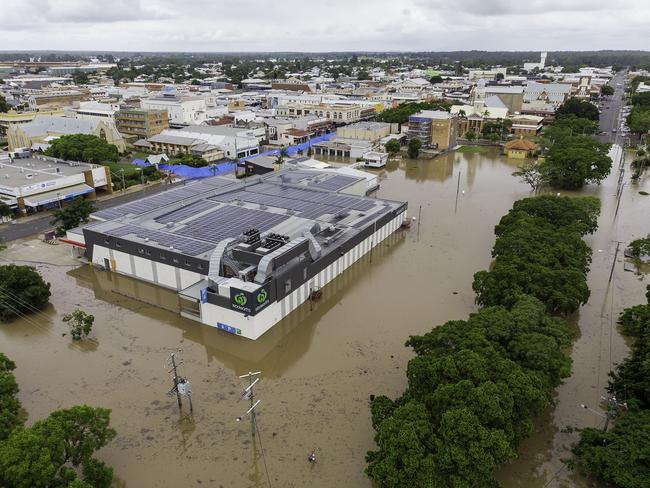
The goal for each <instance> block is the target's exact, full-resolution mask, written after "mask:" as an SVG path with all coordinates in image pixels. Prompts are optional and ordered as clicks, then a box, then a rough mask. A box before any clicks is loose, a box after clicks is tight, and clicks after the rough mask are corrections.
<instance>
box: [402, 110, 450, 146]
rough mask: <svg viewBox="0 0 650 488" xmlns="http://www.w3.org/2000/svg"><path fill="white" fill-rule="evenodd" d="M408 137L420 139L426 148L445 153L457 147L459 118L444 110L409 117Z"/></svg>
mask: <svg viewBox="0 0 650 488" xmlns="http://www.w3.org/2000/svg"><path fill="white" fill-rule="evenodd" d="M408 136H409V139H412V138H414V137H417V138H418V139H420V141H422V145H423V146H424V147H432V148H434V149H438V150H440V151H444V150H446V149H449V148H450V147H453V146H455V145H456V139H457V137H458V117H457V116H456V115H454V114H451V113H449V112H445V111H444V110H423V111H421V112H418V113H416V114H414V115H411V116H410V117H409V129H408Z"/></svg>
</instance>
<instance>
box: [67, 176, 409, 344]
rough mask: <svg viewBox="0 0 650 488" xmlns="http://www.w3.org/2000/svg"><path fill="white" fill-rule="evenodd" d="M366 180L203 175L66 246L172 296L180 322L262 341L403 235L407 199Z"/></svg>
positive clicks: (127, 209) (103, 218) (79, 233)
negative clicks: (388, 196) (379, 194)
mask: <svg viewBox="0 0 650 488" xmlns="http://www.w3.org/2000/svg"><path fill="white" fill-rule="evenodd" d="M366 185H367V183H366V179H365V178H363V177H359V176H353V175H350V176H348V175H340V174H335V173H326V172H322V171H315V170H305V169H285V170H282V171H279V172H274V173H269V174H266V175H262V176H252V177H250V178H247V179H246V180H233V179H228V178H222V177H212V178H206V179H203V180H201V181H197V182H192V183H188V184H187V185H184V186H180V187H177V188H174V189H171V190H168V191H166V192H163V193H160V194H157V195H153V196H150V197H146V198H143V199H141V200H138V201H135V202H130V203H127V204H124V205H121V206H117V207H114V208H111V209H106V210H101V211H99V212H97V213H95V214H93V216H92V218H93V220H94V222H93V223H91V224H89V225H87V226H85V227H83V228H80V229H74V230H72V231H69V232H68V236H67V240H68V242H71V243H73V245H74V246H75V247H76V248H77V249H78V250H83V251H85V254H86V257H87V258H88V259H89V260H90V261H91V262H92V263H93V264H94V265H96V266H98V267H103V268H105V269H107V270H110V271H113V272H116V273H121V274H124V275H128V276H131V277H133V278H137V279H140V280H144V281H147V282H150V283H154V284H156V285H158V286H161V287H164V288H166V289H171V290H174V291H175V292H176V293H177V294H178V297H179V306H178V309H179V311H180V313H181V315H182V316H184V317H187V318H189V319H192V320H196V321H198V322H202V323H204V324H207V325H210V326H212V327H216V328H219V329H221V330H224V331H226V332H229V333H232V334H235V335H241V336H244V337H247V338H249V339H257V338H258V337H260V336H261V335H262V334H264V333H265V332H266V331H267V330H269V329H270V328H271V327H273V326H274V325H275V324H276V323H278V322H279V321H280V320H282V319H283V318H284V317H286V316H287V315H289V314H290V313H291V312H292V311H293V310H295V309H296V308H297V307H298V306H299V305H300V304H302V303H304V302H305V301H307V300H308V299H310V297H311V296H312V294H314V293H315V292H318V291H319V290H321V289H322V288H323V287H325V286H326V285H327V284H328V283H330V282H331V281H332V280H333V279H334V278H336V277H337V276H339V275H340V274H342V273H343V272H344V271H345V270H346V269H347V268H348V267H350V266H351V265H352V264H353V263H355V262H356V261H358V260H359V259H360V258H361V257H363V256H364V255H366V254H368V253H369V252H371V250H372V249H373V248H374V247H376V246H378V245H379V244H380V243H381V242H382V241H383V240H384V239H386V238H387V237H388V236H390V235H391V234H393V233H394V232H395V231H396V230H398V229H399V228H400V226H401V224H402V222H403V220H404V217H405V212H406V207H407V204H406V203H403V202H394V201H387V200H379V199H374V198H367V197H365V196H362V195H365V192H366Z"/></svg>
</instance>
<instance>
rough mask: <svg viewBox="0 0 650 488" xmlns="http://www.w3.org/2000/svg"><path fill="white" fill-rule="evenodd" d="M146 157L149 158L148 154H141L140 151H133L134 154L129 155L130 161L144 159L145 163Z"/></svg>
mask: <svg viewBox="0 0 650 488" xmlns="http://www.w3.org/2000/svg"><path fill="white" fill-rule="evenodd" d="M148 157H149V154H148V153H146V152H142V151H134V152H132V153H131V158H132V159H144V160H145V161H146V160H147V158H148Z"/></svg>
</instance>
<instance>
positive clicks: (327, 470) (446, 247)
mask: <svg viewBox="0 0 650 488" xmlns="http://www.w3.org/2000/svg"><path fill="white" fill-rule="evenodd" d="M515 167H516V163H515V162H513V161H508V160H506V159H504V158H503V157H501V156H500V155H498V154H497V153H495V152H493V151H491V150H488V151H487V152H485V153H480V154H463V153H454V154H450V155H447V156H443V157H439V158H437V159H434V160H430V161H409V160H402V161H399V162H392V163H389V165H388V166H387V167H386V169H385V170H382V171H380V175H381V178H382V181H381V189H380V191H379V192H378V197H383V198H389V199H397V200H408V202H409V206H410V209H409V213H410V215H414V216H417V215H418V214H419V215H420V216H421V218H420V219H419V220H418V221H416V222H414V223H413V225H412V227H411V229H410V230H409V231H402V232H399V233H397V234H395V235H394V236H392V237H391V238H390V239H388V240H387V241H386V242H385V243H384V244H382V246H381V247H379V248H377V249H375V251H374V252H373V254H372V256H366V257H365V258H364V259H363V260H361V261H359V262H358V263H356V264H355V265H353V266H352V267H351V268H350V269H349V270H348V271H347V272H346V273H345V274H343V275H342V276H340V277H338V278H337V279H336V280H335V281H334V282H333V283H332V284H331V285H328V286H327V287H326V288H325V289H324V290H323V297H322V299H321V300H320V301H318V302H314V303H313V304H312V305H311V306H310V304H304V305H303V306H302V307H300V308H299V309H298V310H297V311H295V312H294V313H293V314H291V315H290V316H289V317H287V318H286V319H285V320H283V321H282V322H281V323H279V324H278V325H276V326H275V327H274V328H273V329H271V330H270V331H269V332H268V333H267V334H265V335H264V336H263V337H262V338H260V339H259V340H257V341H248V340H246V339H242V338H239V337H235V336H232V335H229V334H227V333H224V332H221V331H218V330H216V329H212V328H210V327H207V326H203V325H201V324H198V323H195V322H192V321H189V320H186V319H183V318H181V317H179V316H178V315H177V314H176V313H175V311H174V310H175V308H176V302H177V299H176V296H175V294H173V293H170V292H167V291H164V290H161V289H157V288H155V287H152V286H150V285H148V284H146V283H142V282H138V281H134V280H131V279H129V278H126V277H123V276H117V275H114V274H110V273H107V272H104V271H98V270H95V269H93V268H91V267H89V266H79V265H78V263H77V262H76V261H74V260H73V259H72V258H70V257H69V250H68V249H66V247H65V246H48V245H46V244H42V243H40V242H38V241H35V240H26V241H23V242H18V243H14V244H12V245H11V246H10V248H9V249H8V250H7V251H5V252H4V253H3V254H2V255H0V257H1V258H3V259H6V260H15V261H19V260H35V261H40V262H42V264H37V267H38V268H39V270H40V271H41V272H42V273H43V274H44V275H45V277H46V278H47V279H48V280H49V281H50V282H51V283H52V299H51V302H52V303H51V305H50V306H49V307H48V308H47V309H46V310H45V311H44V312H42V313H40V314H38V315H32V316H30V317H29V318H28V319H21V320H18V321H15V322H13V323H11V324H7V325H2V326H0V350H2V351H3V352H5V353H7V354H8V355H9V356H10V357H11V358H12V359H14V360H15V361H16V363H17V365H18V369H17V370H16V376H17V379H18V381H19V384H20V386H21V392H20V399H21V401H22V403H23V406H24V408H25V410H26V411H27V413H28V415H29V418H28V422H29V423H31V422H33V421H34V420H36V419H39V418H42V417H45V416H46V415H47V414H48V413H49V412H50V411H52V410H53V409H56V408H61V407H68V406H71V405H74V404H79V403H87V404H90V405H96V406H102V407H107V408H111V409H112V424H113V426H114V427H115V428H116V429H117V431H118V436H117V438H116V439H115V440H114V441H113V442H112V443H111V444H110V445H109V446H107V447H105V448H104V449H103V450H102V451H101V452H100V453H99V456H100V457H101V458H102V459H103V460H105V461H106V462H108V463H109V464H110V465H112V466H113V467H114V469H115V475H116V481H115V486H119V487H129V488H134V487H145V486H147V487H148V486H156V487H172V486H173V487H178V486H215V487H219V486H223V487H264V486H268V482H267V475H266V470H267V469H268V475H269V477H270V479H271V483H272V486H275V487H305V486H311V487H313V488H321V487H323V488H325V487H333V486H337V487H338V486H345V487H348V486H349V487H371V483H370V482H369V480H368V479H367V478H366V476H365V475H364V473H363V470H364V467H365V461H364V457H365V453H366V451H367V450H369V449H372V448H373V433H374V432H373V430H372V427H371V425H370V416H369V408H368V398H369V396H370V395H371V394H388V395H391V396H395V395H398V394H399V393H400V392H401V391H402V390H403V389H404V387H405V381H406V380H405V366H406V363H407V361H408V360H409V359H410V357H411V356H412V355H411V352H410V350H408V349H406V348H405V347H404V342H405V340H406V338H407V337H408V336H409V334H420V333H424V332H426V331H427V330H429V329H430V328H431V327H433V326H435V325H438V324H442V323H444V322H445V321H448V320H452V319H464V318H466V317H467V315H468V314H469V313H470V312H472V311H475V310H476V306H475V304H474V294H473V292H472V287H471V285H472V275H473V274H474V273H475V272H476V271H478V270H481V269H485V268H487V267H488V266H489V264H490V261H491V257H490V251H491V248H492V245H493V243H494V235H493V228H494V225H495V224H496V223H497V221H498V220H499V218H500V217H501V216H502V215H503V214H505V213H506V212H507V211H508V209H509V208H510V207H511V206H512V203H513V202H514V201H515V200H517V199H519V198H522V197H525V196H528V195H529V194H530V193H529V190H528V187H526V186H525V185H524V184H522V183H520V182H519V181H517V179H516V178H514V177H512V176H511V172H512V171H513V170H514V169H515ZM459 174H460V178H459ZM617 180H618V173H617V171H614V172H613V174H612V175H611V176H610V177H609V178H608V179H607V181H605V182H604V183H603V185H602V186H600V187H598V186H594V187H589V188H587V189H585V191H583V192H581V193H582V194H593V195H598V196H600V197H601V199H602V201H603V209H602V215H601V218H600V227H599V230H598V232H597V233H596V234H595V235H593V236H589V237H588V239H587V240H588V242H589V244H590V245H591V246H592V247H593V249H594V256H593V263H592V267H591V272H590V274H589V286H590V288H591V299H590V301H589V303H588V304H587V305H586V306H585V307H583V308H582V309H581V311H580V313H579V316H578V315H576V317H575V320H576V323H577V324H578V326H579V327H580V331H581V334H580V337H579V338H578V340H577V341H576V342H575V344H574V347H573V351H572V355H573V359H574V372H573V376H572V377H571V378H569V379H567V381H566V382H565V383H564V384H563V385H562V386H561V387H560V388H559V389H558V393H557V397H556V400H557V402H556V405H555V406H554V407H552V408H549V409H548V410H547V411H546V412H545V413H544V415H543V416H542V417H541V418H540V419H538V421H537V423H536V425H537V427H536V431H535V434H534V435H533V436H532V437H531V438H530V439H528V440H526V441H525V442H524V443H523V445H522V448H521V450H520V456H519V458H518V459H517V460H515V461H513V462H512V463H510V464H508V465H507V466H505V467H504V468H503V469H502V470H501V471H500V472H499V473H498V477H499V479H500V480H501V481H502V483H503V485H504V486H505V487H506V488H514V487H531V488H543V487H547V486H548V487H551V486H556V487H560V486H562V487H565V486H566V487H586V486H591V485H589V484H588V483H587V482H586V481H585V480H584V479H582V478H581V477H579V476H576V475H574V474H572V473H570V472H568V471H567V470H566V469H564V467H563V466H564V465H563V464H562V459H563V458H566V457H567V456H568V453H569V449H570V445H571V443H572V442H574V441H575V440H576V438H577V436H576V434H575V433H568V432H567V429H566V428H567V427H583V426H595V425H599V423H600V422H601V418H600V417H598V416H597V415H595V414H593V413H590V412H589V411H587V410H584V409H581V408H579V404H580V403H585V404H588V405H590V406H591V407H593V408H595V409H598V404H599V398H600V396H601V395H602V394H603V393H604V387H605V385H606V381H607V371H608V370H609V369H610V367H611V364H612V363H613V362H616V361H620V359H621V358H623V357H624V356H625V355H626V353H627V349H626V346H625V343H624V342H623V340H622V339H621V337H620V336H619V335H618V334H617V333H616V330H615V327H614V319H615V317H616V316H617V315H618V313H619V311H620V310H621V309H622V308H623V307H625V306H629V305H633V304H636V303H639V302H641V300H642V299H643V293H644V287H645V282H647V279H645V278H644V277H643V276H640V275H635V274H634V273H630V272H624V271H623V258H622V250H623V248H622V247H621V249H620V252H619V254H618V262H617V264H616V266H615V271H614V276H613V280H612V283H611V284H609V283H608V278H609V273H610V268H611V265H612V261H613V259H614V252H615V248H616V243H615V241H616V240H620V241H624V242H629V240H630V239H631V238H634V237H638V236H640V235H645V234H647V233H649V232H650V218H648V215H649V210H650V197H644V196H641V195H639V194H638V191H639V190H640V189H642V188H641V187H642V186H643V184H642V185H640V186H639V185H637V186H629V185H628V186H627V187H626V188H625V190H624V193H623V197H622V199H621V203H620V209H619V213H618V216H617V218H616V219H614V212H615V208H616V199H615V193H616V184H617ZM646 180H649V179H648V178H646ZM648 187H650V183H649V182H648V181H646V182H645V189H646V190H648ZM457 188H459V193H458V198H456V190H457ZM420 207H421V210H420ZM644 279H645V282H644V281H643V280H644ZM76 307H80V308H83V309H84V310H86V311H87V312H89V313H92V314H94V315H95V317H96V320H95V329H94V331H93V336H94V338H95V339H96V341H95V342H86V343H84V344H81V345H73V344H72V342H71V340H70V337H69V336H68V335H64V334H65V332H66V326H65V324H63V323H62V322H61V320H60V316H61V315H62V314H63V313H66V312H68V311H71V310H73V309H74V308H76ZM177 349H181V352H180V356H181V357H182V361H183V364H182V365H181V368H180V369H181V371H180V372H181V375H182V376H185V377H187V378H189V379H190V380H191V383H192V390H193V397H192V398H193V404H194V413H193V415H190V414H189V412H188V409H187V407H186V408H185V409H184V412H183V414H180V413H179V411H178V406H177V404H176V399H175V398H173V397H170V396H168V395H167V392H168V391H169V389H170V388H171V386H172V385H171V376H170V374H169V369H168V366H167V365H166V359H167V357H168V356H169V353H170V352H172V351H175V350H177ZM248 371H261V372H262V375H261V378H262V379H261V381H260V383H259V384H258V387H257V388H256V395H257V398H258V399H259V400H261V403H260V405H259V407H258V422H259V423H258V426H259V431H260V437H261V441H262V445H263V449H264V453H265V459H266V468H265V463H264V459H263V458H262V457H261V448H260V442H259V441H258V440H257V439H256V440H253V439H252V438H251V433H250V423H249V421H248V419H247V418H246V417H245V418H244V419H243V421H242V422H237V421H236V420H235V419H236V417H239V416H243V415H244V413H245V411H246V410H247V408H248V407H247V402H245V401H243V400H242V399H241V394H242V389H243V386H244V382H243V381H242V380H240V379H239V378H238V375H241V374H244V373H247V372H248ZM312 449H314V450H315V451H316V453H317V456H318V458H317V459H318V463H317V464H310V463H308V462H307V455H308V453H309V452H310V451H311V450H312Z"/></svg>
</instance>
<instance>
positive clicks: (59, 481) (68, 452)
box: [0, 405, 116, 488]
mask: <svg viewBox="0 0 650 488" xmlns="http://www.w3.org/2000/svg"><path fill="white" fill-rule="evenodd" d="M109 424H110V410H107V409H103V408H92V407H89V406H86V405H83V406H76V407H72V408H69V409H66V410H58V411H55V412H53V413H52V414H50V416H49V417H48V418H46V419H44V420H39V421H37V422H35V423H34V425H33V426H31V427H28V428H25V429H23V428H18V429H15V430H14V431H13V432H12V434H11V435H10V436H9V438H8V439H7V440H6V441H4V442H2V443H0V485H2V486H3V487H6V488H28V487H29V488H50V487H58V486H76V487H79V486H94V487H95V488H108V487H109V486H110V482H111V480H112V477H113V472H112V469H111V468H110V467H108V466H106V465H105V464H104V463H102V462H100V461H98V460H96V459H94V458H93V457H92V456H93V455H94V453H95V452H96V451H98V450H99V449H101V448H102V447H104V446H105V445H106V444H108V443H109V442H110V441H111V440H112V439H113V438H114V437H115V435H116V433H115V430H114V429H112V428H111V427H110V426H109ZM79 469H81V471H82V473H83V477H84V479H83V481H85V482H86V485H83V484H79V483H78V482H77V483H75V479H77V477H78V475H77V471H78V470H79Z"/></svg>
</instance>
